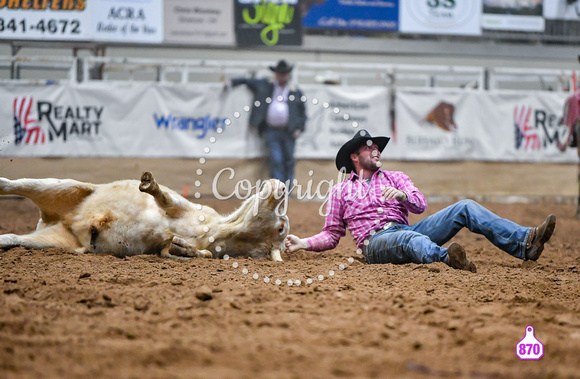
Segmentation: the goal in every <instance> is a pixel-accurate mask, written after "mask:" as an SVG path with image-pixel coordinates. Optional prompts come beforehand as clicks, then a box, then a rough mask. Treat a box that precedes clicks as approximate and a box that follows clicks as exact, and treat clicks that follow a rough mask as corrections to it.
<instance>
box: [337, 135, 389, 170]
mask: <svg viewBox="0 0 580 379" xmlns="http://www.w3.org/2000/svg"><path fill="white" fill-rule="evenodd" d="M390 139H391V138H389V137H372V136H371V134H370V133H369V132H368V131H366V130H364V129H363V130H359V131H358V132H357V133H356V134H355V135H354V136H353V137H352V138H351V139H350V140H348V141H346V143H345V144H344V145H342V147H341V148H340V149H339V150H338V153H337V154H336V160H335V162H336V168H337V169H338V170H339V171H340V170H345V172H347V173H349V172H351V171H354V165H353V164H352V160H351V159H350V155H351V154H353V153H354V152H355V151H356V150H357V149H358V148H359V147H361V146H362V145H364V144H365V143H367V141H371V142H372V143H374V144H376V145H377V146H378V147H379V151H380V152H381V153H382V152H383V150H384V149H385V146H387V143H389V140H390Z"/></svg>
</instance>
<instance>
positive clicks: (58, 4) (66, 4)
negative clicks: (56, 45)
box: [0, 0, 94, 41]
mask: <svg viewBox="0 0 580 379" xmlns="http://www.w3.org/2000/svg"><path fill="white" fill-rule="evenodd" d="M93 5H94V1H92V0H70V1H33V0H23V1H8V0H2V1H0V39H10V40H63V41H66V40H75V41H77V40H90V39H91V38H92V36H93V34H92V30H91V25H92V20H91V13H92V12H93V10H94V7H93Z"/></svg>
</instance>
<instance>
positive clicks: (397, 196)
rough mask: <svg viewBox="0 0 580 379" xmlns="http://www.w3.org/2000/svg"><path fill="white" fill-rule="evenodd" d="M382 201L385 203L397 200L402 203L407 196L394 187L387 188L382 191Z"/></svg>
mask: <svg viewBox="0 0 580 379" xmlns="http://www.w3.org/2000/svg"><path fill="white" fill-rule="evenodd" d="M382 196H383V199H385V201H389V200H398V201H403V200H405V199H406V198H407V195H405V192H403V191H401V190H398V189H396V188H395V187H387V188H385V189H384V190H383V194H382Z"/></svg>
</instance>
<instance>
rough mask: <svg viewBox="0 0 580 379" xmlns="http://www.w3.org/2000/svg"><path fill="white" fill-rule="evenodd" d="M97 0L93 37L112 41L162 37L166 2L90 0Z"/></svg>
mask: <svg viewBox="0 0 580 379" xmlns="http://www.w3.org/2000/svg"><path fill="white" fill-rule="evenodd" d="M90 1H91V2H93V3H94V5H95V6H94V7H93V9H92V11H91V15H92V18H93V31H92V32H93V33H92V36H93V39H94V40H95V41H109V42H135V43H160V42H162V41H163V2H162V1H159V0H90Z"/></svg>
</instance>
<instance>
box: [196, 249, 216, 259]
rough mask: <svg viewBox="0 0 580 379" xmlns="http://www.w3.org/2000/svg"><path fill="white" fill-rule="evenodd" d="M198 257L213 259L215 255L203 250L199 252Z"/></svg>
mask: <svg viewBox="0 0 580 379" xmlns="http://www.w3.org/2000/svg"><path fill="white" fill-rule="evenodd" d="M197 257H198V258H213V254H212V253H211V251H209V250H206V249H202V250H198V251H197Z"/></svg>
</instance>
